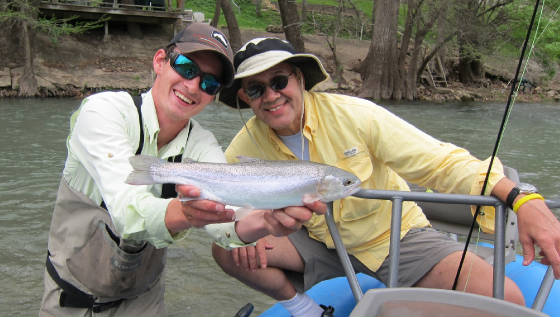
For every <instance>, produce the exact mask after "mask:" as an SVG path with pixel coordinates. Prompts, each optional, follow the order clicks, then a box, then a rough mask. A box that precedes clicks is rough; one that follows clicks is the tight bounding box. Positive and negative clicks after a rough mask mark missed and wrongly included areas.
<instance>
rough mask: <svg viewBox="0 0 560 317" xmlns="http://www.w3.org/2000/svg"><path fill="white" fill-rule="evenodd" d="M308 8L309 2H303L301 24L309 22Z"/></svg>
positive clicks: (305, 0) (304, 0)
mask: <svg viewBox="0 0 560 317" xmlns="http://www.w3.org/2000/svg"><path fill="white" fill-rule="evenodd" d="M306 7H307V0H301V23H305V21H306V20H307V13H306V12H305V10H306Z"/></svg>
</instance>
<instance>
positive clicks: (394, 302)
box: [350, 287, 548, 317]
mask: <svg viewBox="0 0 560 317" xmlns="http://www.w3.org/2000/svg"><path fill="white" fill-rule="evenodd" d="M373 316H378V317H381V316H384V317H393V316H394V317H402V316H407V317H413V316H414V317H421V316H426V317H427V316H430V317H434V316H436V317H437V316H441V317H444V316H445V317H448V316H480V317H482V316H484V317H495V316H508V317H509V316H524V317H531V316H543V317H544V316H548V315H546V314H545V313H543V312H539V311H536V310H532V309H529V308H527V307H525V306H521V305H516V304H513V303H510V302H506V301H504V300H499V299H496V298H493V297H488V296H482V295H477V294H470V293H465V292H460V291H452V290H443V289H431V288H419V287H414V288H378V289H371V290H369V291H367V292H366V293H365V294H364V296H363V297H362V299H361V300H360V301H359V302H358V304H357V305H356V307H355V308H354V310H352V313H351V314H350V317H373Z"/></svg>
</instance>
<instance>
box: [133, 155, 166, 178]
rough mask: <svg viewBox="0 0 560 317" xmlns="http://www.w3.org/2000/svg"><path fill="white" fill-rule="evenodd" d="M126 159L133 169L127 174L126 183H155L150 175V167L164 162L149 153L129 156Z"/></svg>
mask: <svg viewBox="0 0 560 317" xmlns="http://www.w3.org/2000/svg"><path fill="white" fill-rule="evenodd" d="M128 161H129V162H130V165H132V168H133V171H132V172H131V173H130V174H129V175H128V178H127V179H126V183H127V184H131V185H151V184H154V183H156V182H155V181H154V178H153V176H152V173H151V168H152V167H153V166H155V165H160V164H162V163H165V161H164V160H162V159H160V158H157V157H154V156H150V155H135V156H131V157H130V158H129V159H128Z"/></svg>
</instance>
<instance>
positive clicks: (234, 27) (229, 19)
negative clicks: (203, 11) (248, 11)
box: [221, 0, 243, 53]
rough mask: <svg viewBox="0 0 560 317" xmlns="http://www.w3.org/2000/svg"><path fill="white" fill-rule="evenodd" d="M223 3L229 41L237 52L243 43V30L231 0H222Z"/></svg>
mask: <svg viewBox="0 0 560 317" xmlns="http://www.w3.org/2000/svg"><path fill="white" fill-rule="evenodd" d="M221 3H222V10H223V11H224V17H225V19H226V23H227V27H228V35H229V42H230V44H231V49H232V50H233V52H234V53H235V52H237V50H238V49H240V48H241V45H243V43H242V42H241V31H240V30H239V25H238V24H237V18H236V17H235V13H234V12H233V9H232V8H231V3H230V0H221Z"/></svg>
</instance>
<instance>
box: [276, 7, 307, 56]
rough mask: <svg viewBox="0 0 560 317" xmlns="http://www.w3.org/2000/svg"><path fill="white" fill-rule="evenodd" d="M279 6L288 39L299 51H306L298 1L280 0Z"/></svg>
mask: <svg viewBox="0 0 560 317" xmlns="http://www.w3.org/2000/svg"><path fill="white" fill-rule="evenodd" d="M278 7H279V8H280V17H281V19H282V27H283V28H284V34H285V35H286V40H288V42H290V43H291V44H292V45H293V46H294V48H295V50H296V51H297V52H305V44H304V42H303V37H302V36H301V22H300V20H299V15H298V11H297V5H296V2H295V1H293V0H278Z"/></svg>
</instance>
